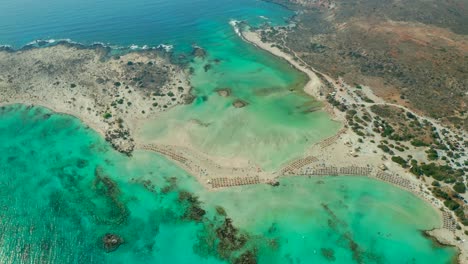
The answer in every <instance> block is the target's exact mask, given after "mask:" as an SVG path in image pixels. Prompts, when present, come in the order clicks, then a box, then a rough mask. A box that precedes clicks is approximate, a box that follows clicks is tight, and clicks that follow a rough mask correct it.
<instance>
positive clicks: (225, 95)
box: [216, 88, 231, 97]
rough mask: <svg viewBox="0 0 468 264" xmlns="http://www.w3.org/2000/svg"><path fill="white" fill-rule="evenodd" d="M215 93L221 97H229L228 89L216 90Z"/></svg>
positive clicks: (229, 90)
mask: <svg viewBox="0 0 468 264" xmlns="http://www.w3.org/2000/svg"><path fill="white" fill-rule="evenodd" d="M216 92H217V93H218V95H219V96H222V97H229V96H230V95H231V89H230V88H221V89H217V90H216Z"/></svg>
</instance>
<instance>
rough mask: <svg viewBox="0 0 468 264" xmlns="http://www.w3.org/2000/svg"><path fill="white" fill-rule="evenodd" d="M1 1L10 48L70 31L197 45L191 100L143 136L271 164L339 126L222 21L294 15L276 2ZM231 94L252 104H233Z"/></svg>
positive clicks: (1, 32)
mask: <svg viewBox="0 0 468 264" xmlns="http://www.w3.org/2000/svg"><path fill="white" fill-rule="evenodd" d="M3 6H4V8H2V11H0V12H1V14H2V16H0V25H2V27H0V43H5V44H11V45H14V46H15V47H20V46H21V45H24V44H26V43H28V42H30V41H32V40H35V39H40V38H42V39H49V38H54V39H67V38H69V39H72V40H74V41H78V42H82V43H87V44H91V43H93V42H95V41H99V42H104V43H110V44H111V45H117V46H129V45H132V44H136V45H139V46H140V47H142V46H143V45H149V46H156V45H158V44H160V43H168V44H173V45H174V46H175V51H176V52H177V53H180V52H185V53H190V52H191V50H192V48H191V45H192V44H197V45H198V46H201V47H202V48H204V49H205V50H206V51H207V57H206V58H205V59H195V60H193V61H192V62H191V63H190V67H192V68H193V69H194V74H193V76H192V80H191V81H192V85H193V86H194V91H193V92H194V94H195V95H196V96H197V99H196V102H195V103H194V104H192V105H189V106H184V107H179V108H178V109H176V110H175V111H170V112H168V113H167V114H165V115H163V116H161V117H160V118H158V119H157V120H155V121H154V122H150V123H148V124H147V126H146V127H145V128H144V129H143V130H142V131H141V135H140V136H141V137H142V138H143V139H144V140H145V141H158V142H160V143H169V144H171V143H174V140H173V138H172V136H174V131H179V133H180V134H179V135H177V136H178V137H179V138H181V137H183V138H186V139H187V140H188V141H189V142H188V143H187V144H190V145H193V146H195V147H196V148H197V149H198V150H201V151H203V152H207V153H209V154H211V155H221V156H224V157H241V158H244V159H250V160H252V161H254V162H255V163H257V164H258V165H259V166H261V167H263V168H264V169H271V170H273V169H277V168H278V167H280V165H281V164H283V163H285V162H288V161H289V160H291V159H294V158H295V157H297V156H300V155H301V154H302V152H303V151H304V150H305V149H306V148H307V147H308V146H310V145H311V144H312V143H313V142H317V141H319V140H320V139H322V138H325V137H327V136H331V135H333V133H335V132H336V131H337V130H338V128H339V126H340V125H339V124H338V123H336V122H333V121H331V120H330V118H329V117H328V116H327V114H325V113H324V112H313V113H308V110H310V109H311V108H314V107H316V106H317V105H318V103H317V102H314V100H313V99H312V98H310V97H307V96H305V95H304V94H303V93H302V92H301V89H302V86H303V84H304V83H305V81H306V79H305V76H304V75H302V74H301V73H299V72H297V71H296V70H294V69H292V68H291V67H290V66H289V65H288V64H287V63H285V62H283V61H281V60H279V59H277V58H274V57H272V56H270V55H269V54H267V53H265V52H261V51H259V50H258V49H256V48H254V47H252V46H250V45H248V44H246V43H244V42H243V41H242V40H241V39H240V38H239V37H238V36H237V35H236V34H235V32H234V30H233V29H232V28H231V26H230V25H229V21H230V20H231V19H237V20H245V21H246V22H247V23H249V24H251V25H260V24H262V23H266V22H268V23H272V24H282V23H284V22H285V20H286V19H287V18H288V17H290V16H291V15H293V14H292V12H290V11H288V10H285V9H283V8H281V7H280V6H277V5H272V4H267V3H265V2H263V1H257V0H240V1H228V0H222V1H210V0H196V1H187V0H185V1H183V0H176V1H167V0H157V1H149V0H138V1H121V0H118V1H112V2H109V1H104V0H98V1H80V2H76V1H58V0H46V1H45V2H41V3H38V2H36V1H28V0H20V1H19V2H18V1H12V0H6V3H4V4H3ZM262 17H263V18H262ZM265 18H268V19H265ZM208 64H209V65H211V69H210V70H208V71H205V66H206V65H208ZM219 88H230V89H231V90H232V96H231V97H229V98H222V97H220V96H218V95H217V94H216V92H215V90H216V89H219ZM291 89H295V91H290V90H291ZM237 99H241V100H244V101H246V102H247V103H249V105H248V106H247V107H245V108H243V109H235V108H234V107H233V106H232V103H233V102H234V101H235V100H237ZM193 121H196V122H193ZM196 123H202V124H209V126H203V125H198V126H197V125H194V124H196ZM179 141H180V140H177V141H176V142H179Z"/></svg>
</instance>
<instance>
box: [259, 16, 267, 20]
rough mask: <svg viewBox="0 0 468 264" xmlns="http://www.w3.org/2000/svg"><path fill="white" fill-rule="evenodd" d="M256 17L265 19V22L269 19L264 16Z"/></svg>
mask: <svg viewBox="0 0 468 264" xmlns="http://www.w3.org/2000/svg"><path fill="white" fill-rule="evenodd" d="M258 17H259V18H261V19H265V20H268V19H269V18H268V17H266V16H258Z"/></svg>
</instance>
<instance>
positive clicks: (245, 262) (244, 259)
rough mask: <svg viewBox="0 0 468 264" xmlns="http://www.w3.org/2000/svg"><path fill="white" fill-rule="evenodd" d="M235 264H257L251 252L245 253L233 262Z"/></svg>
mask: <svg viewBox="0 0 468 264" xmlns="http://www.w3.org/2000/svg"><path fill="white" fill-rule="evenodd" d="M234 263H235V264H257V257H256V256H255V254H254V253H253V252H252V251H246V252H245V253H244V254H242V255H240V257H239V258H237V259H236V260H235V261H234Z"/></svg>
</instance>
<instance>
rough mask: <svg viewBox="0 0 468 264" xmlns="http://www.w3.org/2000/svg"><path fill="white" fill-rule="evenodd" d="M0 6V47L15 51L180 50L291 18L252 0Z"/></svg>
mask: <svg viewBox="0 0 468 264" xmlns="http://www.w3.org/2000/svg"><path fill="white" fill-rule="evenodd" d="M0 6H1V7H0V25H1V26H0V44H5V45H12V46H13V47H16V48H18V47H21V46H23V45H25V44H27V43H30V42H31V41H34V40H37V39H43V40H47V39H56V40H58V39H71V40H73V41H77V42H80V43H86V44H91V43H94V42H102V43H106V44H111V45H115V46H119V45H120V46H130V45H132V44H135V45H139V46H143V45H150V46H154V45H158V44H161V43H166V44H174V45H176V46H177V47H178V48H179V50H183V49H187V48H189V47H191V45H192V44H194V43H206V42H210V41H213V39H212V36H213V34H216V33H219V32H220V31H225V30H226V24H227V23H228V22H229V21H230V20H231V19H236V20H246V21H247V22H249V23H251V24H259V23H263V22H272V23H283V22H284V21H285V20H286V19H288V18H289V17H290V16H291V15H292V12H290V11H288V10H285V9H283V8H281V7H280V6H278V5H272V4H268V3H265V2H263V1H258V0H235V1H234V0H220V1H210V0H191V1H187V0H171V1H168V0H136V1H126V0H113V1H109V0H80V1H76V0H43V1H36V0H2V1H1V3H0ZM262 16H263V17H262ZM265 18H268V20H267V19H265ZM232 33H233V32H232ZM215 41H219V39H216V40H215ZM219 44H221V43H219Z"/></svg>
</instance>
